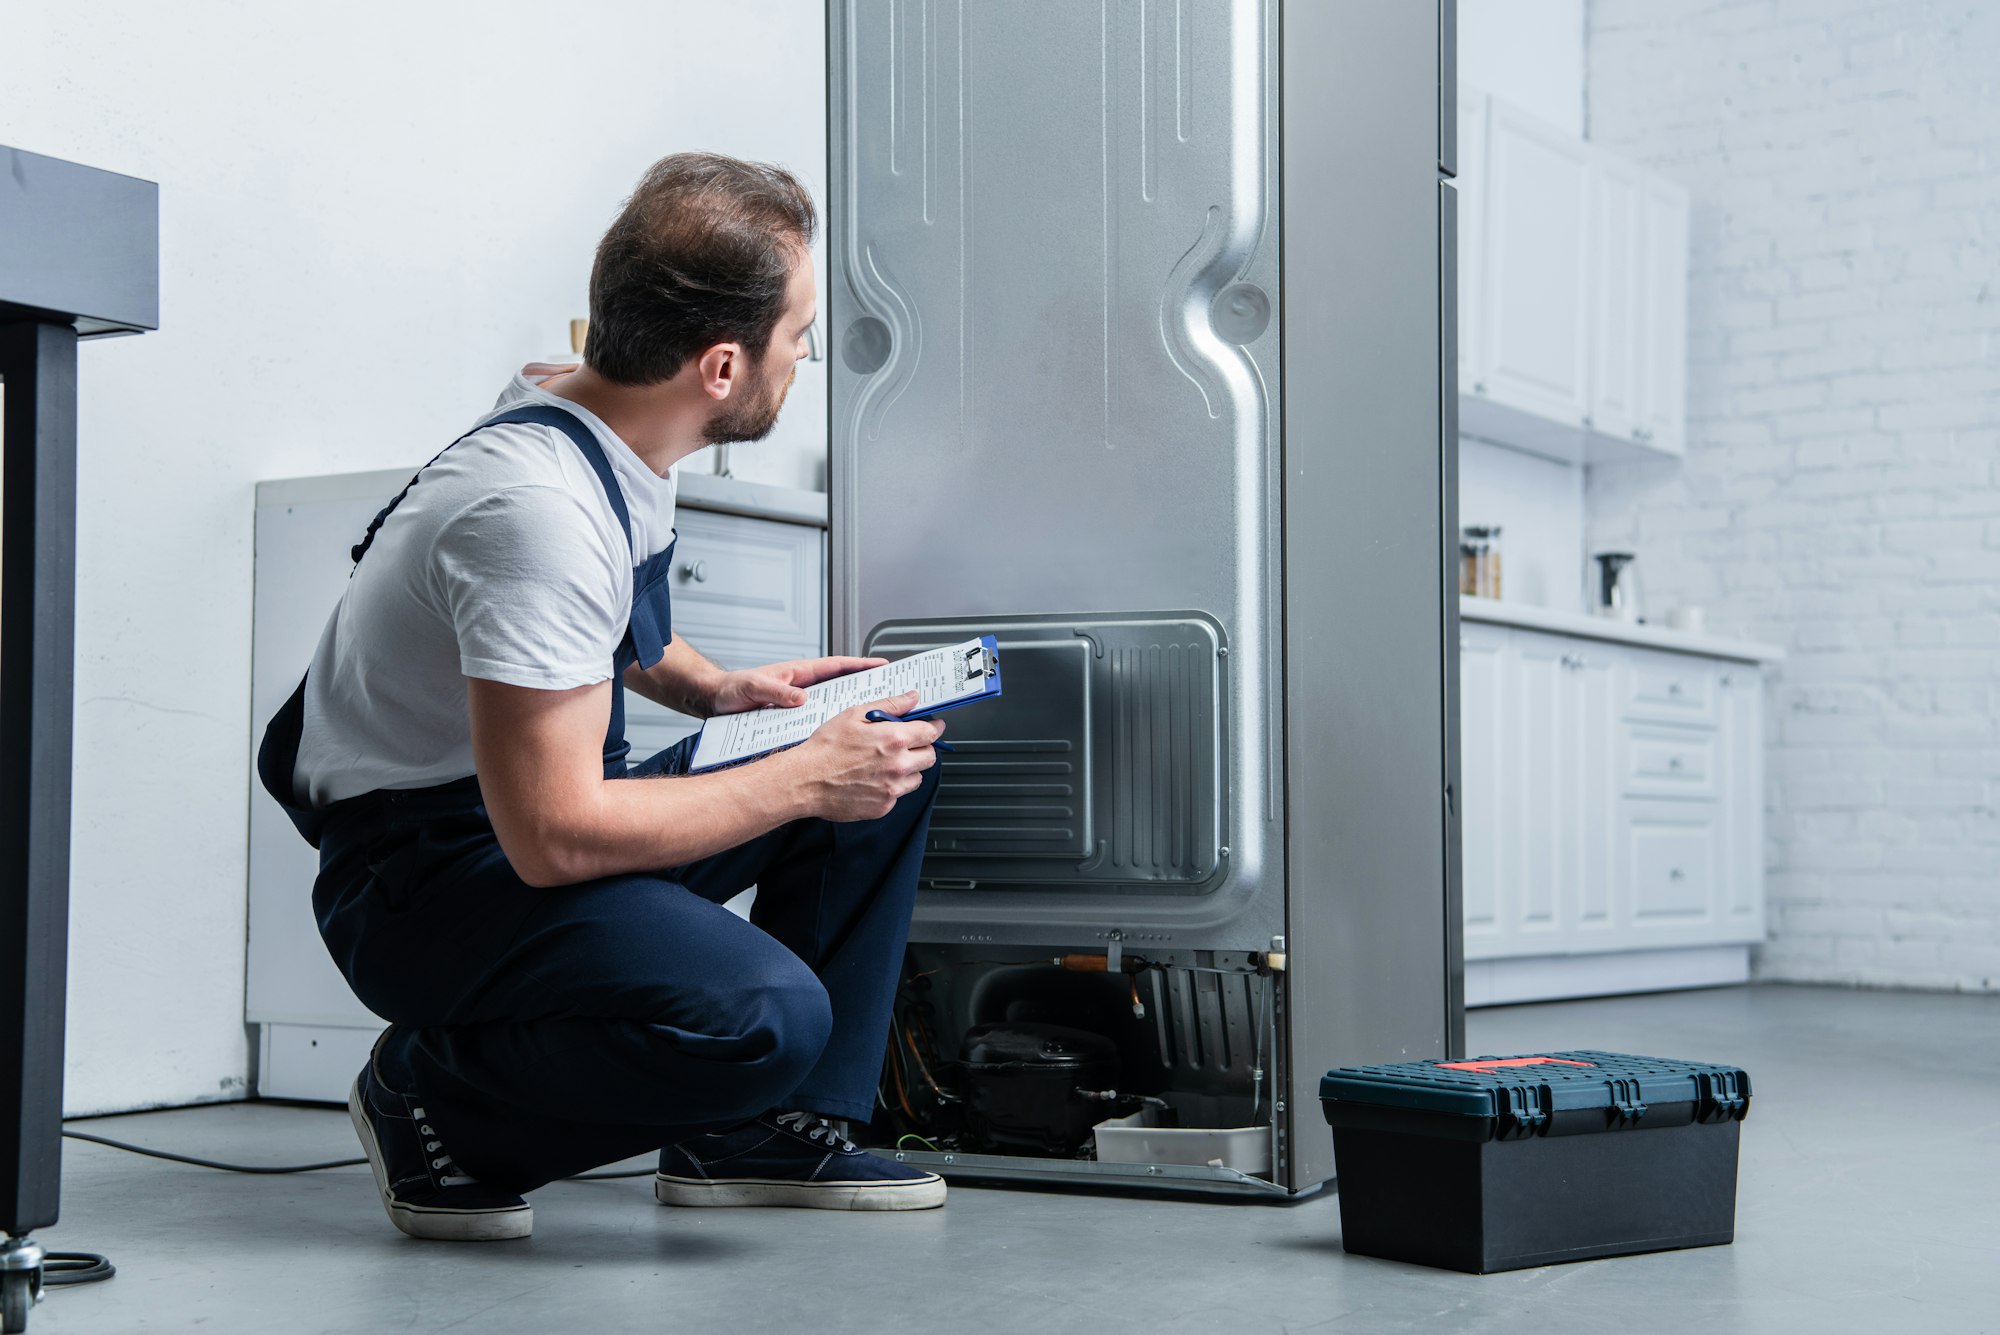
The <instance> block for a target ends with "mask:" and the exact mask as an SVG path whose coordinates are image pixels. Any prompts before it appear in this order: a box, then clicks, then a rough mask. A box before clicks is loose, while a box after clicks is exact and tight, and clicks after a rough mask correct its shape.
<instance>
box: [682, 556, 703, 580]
mask: <svg viewBox="0 0 2000 1335" xmlns="http://www.w3.org/2000/svg"><path fill="white" fill-rule="evenodd" d="M681 574H682V575H684V576H686V577H687V578H688V579H691V580H693V581H694V582H695V583H697V584H705V583H707V582H708V562H706V561H689V562H688V563H687V564H685V565H683V566H682V567H681Z"/></svg>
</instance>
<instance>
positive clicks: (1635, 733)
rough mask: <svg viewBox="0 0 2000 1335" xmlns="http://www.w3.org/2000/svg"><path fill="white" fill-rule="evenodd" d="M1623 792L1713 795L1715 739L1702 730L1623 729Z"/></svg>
mask: <svg viewBox="0 0 2000 1335" xmlns="http://www.w3.org/2000/svg"><path fill="white" fill-rule="evenodd" d="M1624 751H1625V765H1624V769H1625V791H1626V792H1627V793H1630V794H1631V795H1632V796H1634V797H1704V798H1712V797H1714V796H1715V795H1716V764H1717V761H1716V735H1715V733H1713V732H1712V731H1709V730H1707V729H1704V728H1671V727H1661V726H1657V725H1648V724H1644V723H1628V724H1626V725H1625V746H1624Z"/></svg>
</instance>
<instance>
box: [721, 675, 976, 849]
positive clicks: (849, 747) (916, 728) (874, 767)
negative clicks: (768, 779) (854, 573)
mask: <svg viewBox="0 0 2000 1335" xmlns="http://www.w3.org/2000/svg"><path fill="white" fill-rule="evenodd" d="M831 661H835V662H838V661H841V660H838V659H836V660H831ZM846 661H850V662H854V661H859V660H852V659H850V660H846ZM916 703H917V693H916V692H915V691H910V692H908V693H906V694H904V695H898V696H892V697H890V698H889V699H887V700H877V701H875V702H874V703H873V704H867V705H856V706H855V707H854V708H853V709H850V710H847V711H846V712H845V713H840V714H835V715H834V716H833V717H832V718H830V719H828V720H827V721H826V722H825V723H823V724H821V725H820V729H819V731H818V732H815V733H814V734H813V735H812V736H811V737H810V738H808V739H807V740H806V741H805V742H804V743H803V744H801V745H799V746H796V747H793V748H792V749H791V750H789V751H781V752H779V753H778V754H777V755H775V756H772V757H771V758H770V759H769V760H768V761H765V762H763V764H766V765H768V764H772V763H773V762H775V763H776V764H777V765H779V766H782V767H785V768H789V769H791V770H793V771H794V772H795V774H796V776H797V782H798V784H799V786H800V790H801V793H802V795H803V796H804V798H805V801H806V805H807V807H808V809H810V810H811V811H812V813H813V814H814V815H816V816H820V817H822V818H824V819H826V820H837V821H838V820H879V819H880V818H881V817H883V816H886V815H888V814H889V812H890V809H891V808H893V807H894V806H895V805H896V801H897V799H898V798H900V797H902V796H904V795H905V794H907V793H913V792H915V791H916V790H917V788H918V787H919V785H921V784H922V783H923V781H924V777H923V776H924V771H925V770H927V769H929V768H930V767H931V766H933V765H935V764H937V752H936V751H935V750H933V749H932V743H934V742H936V741H937V739H938V738H940V737H942V736H944V724H942V723H940V722H938V721H937V720H936V719H912V720H910V721H909V722H907V723H905V722H892V723H870V722H869V721H868V717H867V716H868V713H869V711H870V710H875V709H879V710H881V711H882V712H883V713H885V714H894V715H896V716H897V717H898V718H900V717H901V716H902V715H903V713H904V712H905V711H907V710H909V709H911V708H913V707H915V705H916ZM761 767H762V766H761V765H750V766H746V767H745V772H746V773H748V772H754V771H756V770H757V769H759V768H761Z"/></svg>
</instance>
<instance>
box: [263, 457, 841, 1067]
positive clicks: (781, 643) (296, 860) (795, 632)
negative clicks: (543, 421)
mask: <svg viewBox="0 0 2000 1335" xmlns="http://www.w3.org/2000/svg"><path fill="white" fill-rule="evenodd" d="M408 480H409V473H408V471H407V470H402V471H396V472H379V473H349V474H343V475H339V476H334V477H317V478H295V479H286V480H282V481H273V482H263V483H259V484H258V487H257V518H256V538H255V544H256V574H255V578H254V588H255V591H254V595H253V596H254V611H253V617H252V633H251V709H252V714H253V718H254V720H255V722H256V727H255V728H254V729H253V732H254V733H255V734H256V736H255V737H253V739H252V740H253V745H254V742H255V740H256V738H257V737H261V735H262V732H263V723H264V720H266V719H268V718H269V717H270V716H271V715H272V714H273V713H274V712H276V710H277V708H278V705H279V704H280V703H281V702H282V701H283V700H284V699H285V697H286V696H287V695H288V694H289V693H290V692H291V689H292V687H293V686H294V685H296V684H297V682H298V679H299V673H300V672H301V671H303V670H304V667H305V665H306V663H307V662H308V661H309V660H310V659H311V657H312V651H313V646H314V645H315V644H317V643H318V641H319V635H320V630H321V628H322V626H323V625H324V623H325V620H326V616H327V613H328V612H330V611H331V610H332V608H333V605H334V603H335V601H336V600H337V599H338V598H339V597H340V590H341V586H342V585H343V584H344V583H345V581H346V579H347V575H348V571H349V568H350V562H349V561H348V559H347V549H348V546H349V544H351V543H352V542H353V541H354V538H355V535H356V534H358V533H360V532H361V530H362V529H364V528H365V527H367V524H368V520H369V517H370V516H372V515H373V514H374V513H375V511H376V509H377V508H378V507H380V505H381V504H382V501H383V499H384V498H385V497H388V496H393V495H395V494H396V492H397V490H398V489H399V488H401V487H402V485H403V484H404V483H405V482H407V481H408ZM675 527H676V529H677V530H678V532H679V534H680V543H679V546H678V547H676V549H675V555H674V570H673V575H672V578H673V580H674V589H673V597H674V608H673V613H674V632H675V633H676V634H683V633H684V634H686V636H687V637H688V640H689V642H690V643H692V644H694V645H696V646H697V647H699V648H700V649H701V650H702V652H703V653H705V654H706V655H707V656H708V657H710V658H711V659H713V660H714V661H716V662H717V663H720V664H721V665H722V666H724V667H726V668H739V667H751V666H754V665H756V664H758V663H765V662H778V661H782V660H784V659H788V658H808V657H814V656H817V655H818V654H820V653H823V652H824V648H823V646H824V644H825V642H826V639H825V637H826V554H825V553H826V497H825V496H824V495H820V494H818V493H812V492H801V491H794V490H792V489H790V488H783V487H770V486H764V485H761V484H758V483H751V482H739V481H737V480H735V479H732V478H717V477H711V476H707V475H704V474H690V475H686V476H683V477H682V478H681V482H680V493H679V505H678V510H677V513H676V515H675ZM699 726H700V724H699V723H698V721H696V720H694V719H691V718H688V717H686V716H684V715H681V714H676V713H674V712H672V711H670V710H667V709H665V708H663V707H661V706H659V705H656V704H653V703H652V702H651V701H649V700H645V699H643V698H642V697H640V696H638V695H636V694H634V693H631V692H627V693H626V737H627V739H628V740H629V741H630V742H631V744H632V752H633V754H634V755H635V756H639V757H644V756H647V755H651V754H653V753H654V752H656V751H659V750H663V749H665V748H666V747H668V746H671V745H672V744H673V743H674V742H676V741H678V740H680V739H681V738H682V737H685V736H687V735H688V734H690V733H692V732H694V731H695V730H696V729H697V728H698V727H699ZM249 827H250V867H249V886H248V891H249V900H250V906H249V911H250V940H249V960H248V968H247V972H246V980H245V981H246V988H245V1001H244V1018H245V1019H246V1020H247V1021H248V1022H249V1023H250V1024H252V1025H254V1026H256V1027H257V1030H258V1043H259V1048H258V1066H257V1092H258V1093H259V1094H261V1095H263V1096H264V1097H267V1098H297V1099H326V1100H334V1101H338V1100H340V1099H344V1098H345V1097H346V1096H347V1086H348V1083H349V1082H350V1081H352V1080H353V1079H354V1073H355V1071H357V1070H359V1069H360V1067H361V1063H362V1061H363V1060H364V1059H365V1058H366V1057H367V1054H368V1050H369V1047H370V1045H371V1044H372V1043H373V1042H374V1039H375V1035H376V1034H377V1033H379V1032H380V1031H381V1028H382V1022H381V1020H379V1019H378V1018H376V1017H375V1016H374V1015H373V1014H371V1013H370V1012H369V1011H368V1010H367V1008H366V1007H364V1006H362V1005H361V1003H360V1002H358V1001H356V1000H355V998H354V995H353V993H352V992H350V991H349V990H348V987H347V982H346V980H345V979H343V978H342V977H341V976H340V973H339V971H338V970H336V969H335V968H334V966H333V962H332V961H331V960H330V959H328V958H327V953H326V948H325V946H323V945H322V944H321V943H320V939H319V932H318V929H317V927H316V926H315V925H314V922H313V916H312V884H313V878H314V876H315V875H316V873H317V871H318V856H317V854H315V853H314V852H313V850H312V849H311V848H309V847H308V846H307V845H306V843H305V841H304V840H302V839H300V838H299V837H298V833H297V832H296V831H295V830H293V829H292V826H291V823H290V822H289V821H288V820H286V819H285V817H284V815H283V813H282V812H280V811H279V809H278V807H277V804H276V803H274V802H272V801H271V800H270V799H269V798H267V797H266V796H265V795H264V793H263V792H262V790H261V789H258V790H255V791H253V793H252V795H251V803H250V813H249Z"/></svg>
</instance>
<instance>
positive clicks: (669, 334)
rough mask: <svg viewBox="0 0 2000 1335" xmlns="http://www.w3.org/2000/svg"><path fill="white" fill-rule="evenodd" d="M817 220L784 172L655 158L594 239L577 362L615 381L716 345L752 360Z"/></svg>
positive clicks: (645, 376)
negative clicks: (735, 347) (586, 327)
mask: <svg viewBox="0 0 2000 1335" xmlns="http://www.w3.org/2000/svg"><path fill="white" fill-rule="evenodd" d="M817 225H818V220H817V218H816V217H815V215H814V213H813V204H812V196H810V195H808V194H807V193H806V189H805V187H804V186H802V185H800V184H799V182H798V178H797V177H795V176H793V175H792V174H791V173H790V172H788V171H786V170H785V169H784V168H782V167H773V166H771V165H769V164H767V163H761V162H742V161H739V160H737V159H736V158H725V157H723V156H721V155H720V154H716V153H676V154H674V155H673V156H672V157H666V158H661V159H660V160H659V161H658V162H656V163H654V164H653V165H652V167H651V169H649V170H648V171H647V172H646V175H645V177H644V179H642V180H641V181H640V182H639V185H638V188H637V189H635V190H634V191H633V192H632V197H631V198H630V199H627V200H626V201H625V205H624V207H623V208H621V209H620V210H619V212H618V217H617V218H616V219H615V220H613V222H612V224H611V230H610V231H608V232H606V233H605V234H604V240H602V241H600V242H599V243H598V246H597V261H596V263H595V264H593V265H592V266H591V270H590V333H589V335H588V336H587V337H586V339H585V341H584V347H583V359H584V361H585V362H586V363H588V364H589V366H590V368H591V369H592V370H593V371H596V372H597V373H598V374H599V375H601V376H603V377H604V378H605V379H606V380H610V381H612V382H614V383H616V384H620V385H654V384H658V383H659V382H660V381H662V380H667V379H670V378H671V377H672V376H673V375H674V374H675V373H676V372H678V371H679V370H680V369H681V367H683V366H685V365H686V364H687V363H688V362H689V361H691V360H692V359H694V358H695V357H698V356H700V355H701V353H703V352H704V351H706V350H707V349H709V348H711V347H714V346H715V345H716V344H717V343H732V342H734V343H741V344H742V345H743V346H744V347H745V348H747V349H749V350H750V353H751V355H752V356H753V357H761V356H762V355H763V352H764V349H765V348H766V347H767V346H769V344H770V341H771V334H772V332H773V330H775V329H776V327H777V323H778V317H779V316H780V315H781V314H783V313H784V309H785V286H786V283H787V281H788V280H789V279H790V277H791V271H792V256H793V248H794V247H801V246H807V245H810V244H811V243H812V238H813V232H814V230H815V229H816V227H817Z"/></svg>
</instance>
